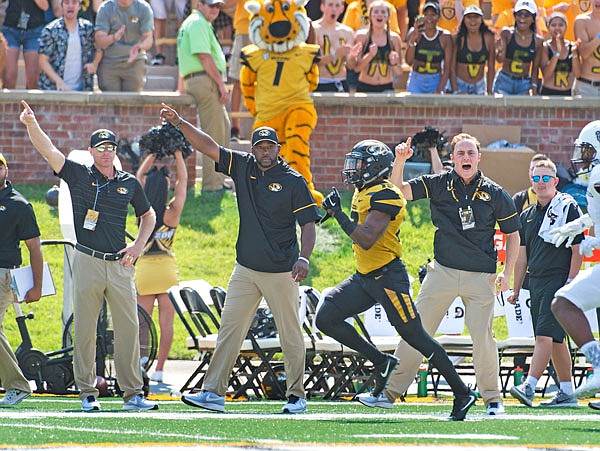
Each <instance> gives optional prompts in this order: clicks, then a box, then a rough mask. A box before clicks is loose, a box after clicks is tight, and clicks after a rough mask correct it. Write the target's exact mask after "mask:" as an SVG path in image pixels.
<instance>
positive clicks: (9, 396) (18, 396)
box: [0, 388, 31, 406]
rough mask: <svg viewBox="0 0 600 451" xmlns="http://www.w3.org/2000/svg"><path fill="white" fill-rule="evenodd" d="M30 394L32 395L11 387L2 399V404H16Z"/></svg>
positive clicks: (0, 404) (0, 401) (0, 402)
mask: <svg viewBox="0 0 600 451" xmlns="http://www.w3.org/2000/svg"><path fill="white" fill-rule="evenodd" d="M29 395H31V393H29V392H26V391H21V390H17V389H16V388H11V389H10V390H8V391H7V392H6V394H5V395H4V398H2V400H0V406H16V405H17V404H19V403H20V402H21V401H23V400H24V399H25V398H27V397H28V396H29Z"/></svg>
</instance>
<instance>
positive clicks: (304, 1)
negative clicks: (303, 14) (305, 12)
mask: <svg viewBox="0 0 600 451" xmlns="http://www.w3.org/2000/svg"><path fill="white" fill-rule="evenodd" d="M294 3H295V4H296V6H297V7H298V8H302V7H304V6H306V4H307V3H308V0H294Z"/></svg>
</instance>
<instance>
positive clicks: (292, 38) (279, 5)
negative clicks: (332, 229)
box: [240, 0, 323, 206]
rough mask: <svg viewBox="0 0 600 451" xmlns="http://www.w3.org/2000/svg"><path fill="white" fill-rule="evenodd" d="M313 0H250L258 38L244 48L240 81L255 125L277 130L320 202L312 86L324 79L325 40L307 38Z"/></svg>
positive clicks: (252, 29) (252, 24) (287, 155)
mask: <svg viewBox="0 0 600 451" xmlns="http://www.w3.org/2000/svg"><path fill="white" fill-rule="evenodd" d="M307 1H308V0H250V1H247V2H246V3H245V5H244V7H245V8H246V10H247V11H248V12H249V13H250V27H249V36H250V40H251V41H252V42H253V44H251V45H249V46H247V47H244V49H243V50H242V64H243V66H242V71H241V74H240V85H241V89H242V94H243V96H244V105H245V106H246V108H247V109H248V111H250V113H251V114H252V115H253V116H254V118H255V123H254V127H255V128H256V127H260V126H268V127H272V128H274V129H275V130H276V131H277V136H278V137H279V142H280V144H281V153H280V155H281V157H282V158H283V159H284V160H285V161H286V162H287V163H288V164H289V165H290V166H291V167H293V168H294V169H295V170H296V171H298V172H299V173H300V174H302V176H304V178H305V179H306V182H307V184H308V187H309V189H310V190H311V192H312V195H313V197H314V199H315V201H316V202H317V204H318V205H319V206H320V205H321V202H322V200H323V195H322V194H321V193H320V192H319V191H317V190H316V189H315V186H314V184H313V181H312V173H311V171H310V149H309V140H310V134H311V133H312V131H313V129H314V127H315V125H316V124H317V112H316V110H315V107H314V105H313V101H312V98H311V97H310V94H309V93H310V91H313V90H314V89H316V87H317V85H318V83H319V72H318V67H317V63H318V61H319V46H318V45H315V44H307V43H306V42H305V41H306V38H307V37H308V33H309V30H310V22H309V19H308V17H307V15H306V11H305V9H304V5H305V4H306V3H307Z"/></svg>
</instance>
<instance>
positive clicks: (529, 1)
mask: <svg viewBox="0 0 600 451" xmlns="http://www.w3.org/2000/svg"><path fill="white" fill-rule="evenodd" d="M523 10H525V11H527V12H529V13H531V14H537V6H535V3H533V0H518V1H517V3H516V4H515V9H514V12H519V11H523Z"/></svg>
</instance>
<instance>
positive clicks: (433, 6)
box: [423, 0, 440, 16]
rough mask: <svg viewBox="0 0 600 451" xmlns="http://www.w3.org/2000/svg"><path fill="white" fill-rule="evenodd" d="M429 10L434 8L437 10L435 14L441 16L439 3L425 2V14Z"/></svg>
mask: <svg viewBox="0 0 600 451" xmlns="http://www.w3.org/2000/svg"><path fill="white" fill-rule="evenodd" d="M427 8H433V9H434V10H435V13H436V14H437V15H438V16H439V15H440V5H439V3H438V2H432V1H431V0H430V1H428V2H425V4H424V5H423V12H425V10H426V9H427Z"/></svg>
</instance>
